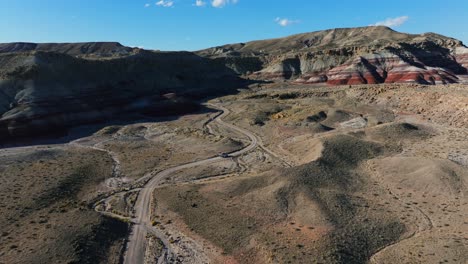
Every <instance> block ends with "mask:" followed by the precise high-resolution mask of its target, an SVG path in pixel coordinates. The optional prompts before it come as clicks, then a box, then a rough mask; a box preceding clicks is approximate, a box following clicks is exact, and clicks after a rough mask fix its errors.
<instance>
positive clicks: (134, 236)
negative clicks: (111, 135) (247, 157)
mask: <svg viewBox="0 0 468 264" xmlns="http://www.w3.org/2000/svg"><path fill="white" fill-rule="evenodd" d="M206 105H208V106H211V107H213V108H216V109H219V110H221V111H222V112H223V113H222V114H221V115H218V116H217V117H215V118H213V119H212V120H210V121H209V122H212V121H216V122H217V123H218V124H220V125H222V126H225V127H228V128H230V129H233V130H235V131H237V132H239V133H242V134H244V135H246V136H247V137H248V138H249V139H250V144H249V145H248V146H246V147H245V148H243V149H241V150H238V151H235V152H232V153H230V154H229V155H230V156H231V157H237V156H240V155H242V154H244V153H246V152H249V151H251V150H253V149H255V148H256V147H257V145H258V139H257V137H256V136H255V135H254V134H252V133H251V132H249V131H247V130H245V129H243V128H240V127H237V126H235V125H232V124H229V123H226V122H224V121H223V120H222V118H223V117H225V116H227V115H228V114H229V110H228V109H226V108H224V107H222V106H218V105H213V104H206ZM209 122H208V123H209ZM221 160H223V158H221V157H213V158H209V159H205V160H200V161H195V162H191V163H187V164H183V165H180V166H176V167H173V168H170V169H166V170H164V171H161V172H159V173H158V174H156V175H155V176H154V177H153V178H152V179H151V180H150V181H149V182H148V183H147V184H146V185H145V186H144V187H143V189H141V190H140V193H139V195H138V199H137V201H136V203H135V207H134V211H135V222H134V223H135V224H134V225H133V228H132V232H131V234H130V237H129V239H128V243H127V250H126V252H125V256H124V264H139V263H144V261H145V251H146V235H147V233H148V230H150V232H151V233H153V234H155V235H156V236H158V237H159V238H163V237H164V236H161V235H160V234H158V233H157V231H156V230H155V229H154V228H152V226H151V200H152V195H153V192H154V190H155V188H156V187H157V186H158V185H159V184H160V182H161V180H162V179H164V178H166V177H168V176H169V175H171V174H173V173H175V172H177V171H179V170H183V169H188V168H192V167H196V166H200V165H206V164H210V163H214V162H217V161H221ZM162 242H163V244H164V245H165V247H166V250H167V251H169V252H168V253H166V255H167V256H170V255H171V254H170V248H169V243H168V242H167V241H164V239H162Z"/></svg>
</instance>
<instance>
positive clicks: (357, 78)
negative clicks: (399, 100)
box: [296, 52, 461, 85]
mask: <svg viewBox="0 0 468 264" xmlns="http://www.w3.org/2000/svg"><path fill="white" fill-rule="evenodd" d="M460 57H461V56H460ZM454 63H455V62H454ZM415 65H418V66H415ZM296 82H298V83H327V84H328V85H357V84H378V83H421V84H447V83H457V82H459V78H458V77H457V76H456V75H455V74H454V73H452V72H451V71H450V70H448V69H445V68H439V67H429V66H424V64H423V63H422V62H420V61H418V60H417V59H416V58H412V60H411V62H409V61H407V60H403V59H402V58H400V57H399V56H397V55H394V54H391V53H387V52H383V53H380V54H368V55H364V56H357V57H355V58H354V59H351V60H349V61H347V62H346V63H344V64H342V65H339V66H336V67H334V68H332V69H330V70H328V71H324V72H315V73H305V74H302V76H301V77H300V78H299V79H297V80H296Z"/></svg>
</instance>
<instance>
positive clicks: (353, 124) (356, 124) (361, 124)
mask: <svg viewBox="0 0 468 264" xmlns="http://www.w3.org/2000/svg"><path fill="white" fill-rule="evenodd" d="M340 125H341V127H343V128H354V129H360V128H365V127H366V126H367V120H366V119H364V118H363V117H357V118H354V119H351V120H349V121H346V122H343V123H341V124H340Z"/></svg>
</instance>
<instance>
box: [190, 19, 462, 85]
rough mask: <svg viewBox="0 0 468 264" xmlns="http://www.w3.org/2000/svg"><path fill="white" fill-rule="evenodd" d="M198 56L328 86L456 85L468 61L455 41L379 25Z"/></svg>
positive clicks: (264, 75) (250, 72) (257, 73)
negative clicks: (376, 84)
mask: <svg viewBox="0 0 468 264" xmlns="http://www.w3.org/2000/svg"><path fill="white" fill-rule="evenodd" d="M198 54H200V55H202V56H207V57H210V58H215V59H218V60H222V61H225V62H226V65H230V67H231V68H233V69H234V70H236V71H237V72H239V73H241V74H245V75H247V76H249V77H251V78H256V79H292V80H295V81H296V82H298V83H311V84H314V83H326V84H329V85H343V84H351V85H354V84H372V83H395V82H416V83H421V84H436V83H457V82H461V81H460V79H459V78H458V77H457V75H464V74H467V69H466V67H467V63H468V55H467V54H468V49H467V48H466V47H465V46H464V45H463V43H462V42H461V41H459V40H456V39H453V38H449V37H445V36H442V35H438V34H435V33H425V34H420V35H416V34H405V33H400V32H396V31H394V30H392V29H390V28H388V27H383V26H378V27H361V28H339V29H330V30H324V31H317V32H312V33H305V34H298V35H294V36H290V37H285V38H279V39H270V40H261V41H252V42H248V43H238V44H233V45H224V46H220V47H214V48H211V49H206V50H202V51H199V52H198Z"/></svg>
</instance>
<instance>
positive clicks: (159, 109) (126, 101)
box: [0, 51, 238, 139]
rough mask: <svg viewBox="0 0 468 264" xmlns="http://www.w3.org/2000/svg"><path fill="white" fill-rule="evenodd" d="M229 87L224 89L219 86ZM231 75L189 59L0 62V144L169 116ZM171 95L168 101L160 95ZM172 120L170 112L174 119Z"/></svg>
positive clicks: (46, 56) (40, 56)
mask: <svg viewBox="0 0 468 264" xmlns="http://www.w3.org/2000/svg"><path fill="white" fill-rule="evenodd" d="M221 79H222V80H223V81H226V80H232V82H229V83H227V84H226V85H224V86H223V87H219V86H217V85H216V84H217V82H218V81H219V80H221ZM236 80H237V77H236V76H235V74H234V73H233V72H232V71H230V70H229V69H226V68H224V67H218V66H217V65H215V64H213V63H211V61H209V60H208V59H204V58H201V57H199V56H197V55H194V54H192V53H188V52H173V53H154V52H148V51H140V52H139V53H138V54H136V55H132V56H127V57H122V58H117V59H111V60H87V59H80V58H75V57H72V56H69V55H65V54H59V53H54V52H28V53H6V54H2V55H0V116H1V117H0V139H1V138H3V139H5V138H9V137H11V136H13V137H16V136H31V135H38V134H41V133H48V134H50V133H51V132H58V131H62V130H63V129H65V128H67V127H70V126H76V125H79V124H84V123H89V122H96V121H101V120H108V119H110V118H113V117H115V116H121V115H122V114H125V113H129V112H138V113H142V112H143V113H151V114H153V115H154V114H156V115H164V114H171V113H169V112H167V109H168V107H170V106H171V105H174V104H179V105H180V107H179V108H177V109H175V110H177V111H180V112H183V111H184V108H187V107H190V104H186V103H185V104H184V103H183V102H182V101H181V98H186V99H187V98H200V97H203V96H206V95H215V94H222V93H225V92H228V91H230V87H233V86H235V85H238V83H237V82H236ZM169 93H171V94H172V95H171V96H169V97H168V96H165V94H169ZM172 114H173V113H172Z"/></svg>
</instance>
